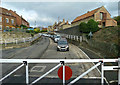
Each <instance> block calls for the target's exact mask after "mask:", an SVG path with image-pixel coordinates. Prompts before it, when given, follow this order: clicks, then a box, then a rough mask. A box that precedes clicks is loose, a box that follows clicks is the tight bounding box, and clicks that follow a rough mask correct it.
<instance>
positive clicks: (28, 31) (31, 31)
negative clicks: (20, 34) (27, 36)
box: [26, 30, 34, 33]
mask: <svg viewBox="0 0 120 85" xmlns="http://www.w3.org/2000/svg"><path fill="white" fill-rule="evenodd" d="M26 33H34V31H33V30H27V31H26Z"/></svg>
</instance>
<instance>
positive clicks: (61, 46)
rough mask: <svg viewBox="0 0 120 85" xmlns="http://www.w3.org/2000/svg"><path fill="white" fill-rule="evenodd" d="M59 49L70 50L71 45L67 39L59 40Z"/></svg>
mask: <svg viewBox="0 0 120 85" xmlns="http://www.w3.org/2000/svg"><path fill="white" fill-rule="evenodd" d="M57 51H69V45H68V42H67V40H66V39H60V40H59V41H58V43H57Z"/></svg>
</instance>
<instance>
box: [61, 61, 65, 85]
mask: <svg viewBox="0 0 120 85" xmlns="http://www.w3.org/2000/svg"><path fill="white" fill-rule="evenodd" d="M62 64H63V85H65V63H64V61H62Z"/></svg>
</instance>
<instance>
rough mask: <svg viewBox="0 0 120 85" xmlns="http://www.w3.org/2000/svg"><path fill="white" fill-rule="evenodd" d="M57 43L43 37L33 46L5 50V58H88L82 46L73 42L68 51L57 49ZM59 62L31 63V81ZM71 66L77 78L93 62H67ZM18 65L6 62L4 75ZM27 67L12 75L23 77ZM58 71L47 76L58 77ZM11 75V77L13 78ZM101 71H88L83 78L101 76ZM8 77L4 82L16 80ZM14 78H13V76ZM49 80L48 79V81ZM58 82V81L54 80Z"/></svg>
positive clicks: (73, 75)
mask: <svg viewBox="0 0 120 85" xmlns="http://www.w3.org/2000/svg"><path fill="white" fill-rule="evenodd" d="M56 46H57V44H56V43H54V42H53V40H52V39H50V38H47V37H42V40H40V41H39V42H37V43H35V44H33V45H32V46H29V47H26V48H19V49H11V50H9V51H8V50H4V51H3V58H12V59H23V58H29V59H35V58H36V59H83V58H84V59H88V56H86V55H85V54H84V53H83V51H81V49H80V48H78V47H77V46H75V45H73V44H69V47H70V50H69V51H67V52H60V51H57V47H56ZM56 65H57V64H29V77H30V82H32V81H33V80H34V79H37V78H38V77H40V76H42V75H43V74H44V73H46V72H47V71H49V70H50V69H51V68H53V67H54V66H56ZM65 65H67V66H69V67H70V68H71V69H72V73H73V74H72V78H76V77H77V76H79V75H80V74H82V73H83V72H85V71H87V70H88V69H89V68H90V67H92V66H93V65H94V64H93V63H89V64H87V63H72V64H65ZM16 66H18V65H14V64H9V65H8V64H4V65H3V75H5V74H7V73H8V72H10V71H11V70H13V68H15V67H16ZM24 71H25V68H24V67H23V68H21V69H20V70H19V71H17V72H15V73H14V74H12V76H11V77H16V78H19V77H22V76H23V75H25V72H24ZM57 71H58V69H56V70H55V71H53V72H51V73H50V74H48V75H47V76H46V77H45V78H52V79H53V78H57V79H58V76H57ZM11 77H9V78H11ZM99 77H100V73H99V71H98V69H94V70H92V71H91V72H90V73H88V74H87V75H86V76H84V77H83V78H88V79H89V78H94V79H96V78H99ZM9 78H7V79H6V80H5V81H4V82H5V83H10V82H13V83H14V82H16V81H14V80H10V79H9ZM11 79H12V78H11ZM46 82H47V81H46ZM51 82H53V81H51ZM54 82H57V81H54ZM17 83H24V81H22V79H21V80H19V81H17Z"/></svg>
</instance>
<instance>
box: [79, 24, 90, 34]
mask: <svg viewBox="0 0 120 85" xmlns="http://www.w3.org/2000/svg"><path fill="white" fill-rule="evenodd" d="M79 28H80V32H85V33H88V32H89V30H88V27H87V24H86V23H85V22H81V23H80V25H79Z"/></svg>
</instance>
